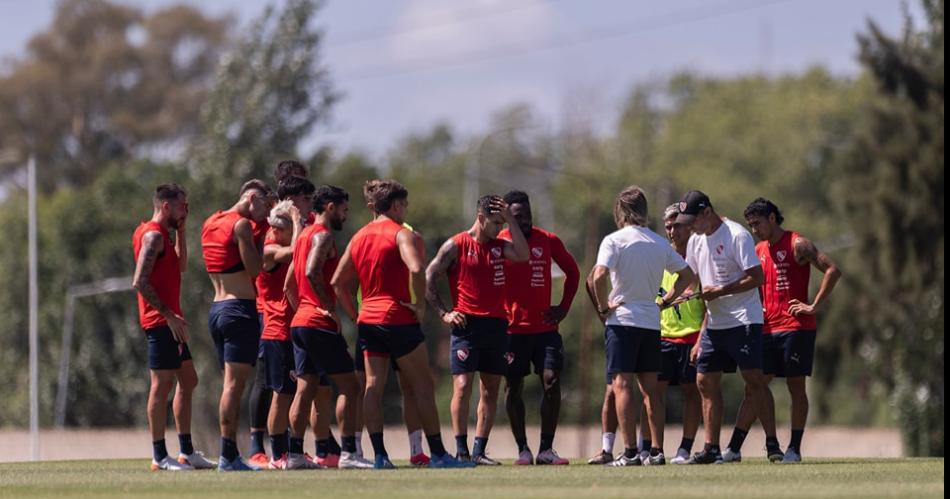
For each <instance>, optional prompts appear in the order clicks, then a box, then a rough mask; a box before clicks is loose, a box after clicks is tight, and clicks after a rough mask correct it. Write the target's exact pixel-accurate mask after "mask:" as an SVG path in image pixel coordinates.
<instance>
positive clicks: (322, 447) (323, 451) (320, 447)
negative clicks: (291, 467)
mask: <svg viewBox="0 0 950 499" xmlns="http://www.w3.org/2000/svg"><path fill="white" fill-rule="evenodd" d="M329 453H330V440H326V439H325V440H317V457H327V455H328V454H329Z"/></svg>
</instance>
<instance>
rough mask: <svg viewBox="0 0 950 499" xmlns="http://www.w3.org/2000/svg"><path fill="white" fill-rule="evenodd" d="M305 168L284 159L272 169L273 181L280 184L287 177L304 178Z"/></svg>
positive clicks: (305, 174) (301, 164)
mask: <svg viewBox="0 0 950 499" xmlns="http://www.w3.org/2000/svg"><path fill="white" fill-rule="evenodd" d="M306 176H307V167H306V166H304V165H303V163H301V162H299V161H297V160H295V159H285V160H283V161H280V162H278V163H277V166H276V167H274V180H275V181H276V182H277V183H278V184H280V183H281V182H283V181H284V180H286V179H287V177H306Z"/></svg>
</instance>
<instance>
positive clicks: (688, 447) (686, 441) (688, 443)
mask: <svg viewBox="0 0 950 499" xmlns="http://www.w3.org/2000/svg"><path fill="white" fill-rule="evenodd" d="M680 449H683V450H685V451H686V453H687V454H689V453H691V452H693V439H691V438H683V440H681V441H680Z"/></svg>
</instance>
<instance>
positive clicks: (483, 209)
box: [476, 194, 501, 215]
mask: <svg viewBox="0 0 950 499" xmlns="http://www.w3.org/2000/svg"><path fill="white" fill-rule="evenodd" d="M496 199H501V198H500V197H498V196H497V195H495V194H488V195H485V196H482V197H480V198H478V204H477V205H476V206H477V208H478V213H481V214H482V215H492V214H494V212H492V209H491V204H492V202H493V201H495V200H496Z"/></svg>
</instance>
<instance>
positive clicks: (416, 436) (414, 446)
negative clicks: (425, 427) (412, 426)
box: [409, 430, 423, 456]
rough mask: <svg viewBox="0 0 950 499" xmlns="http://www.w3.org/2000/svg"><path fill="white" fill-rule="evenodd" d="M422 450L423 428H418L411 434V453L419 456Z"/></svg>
mask: <svg viewBox="0 0 950 499" xmlns="http://www.w3.org/2000/svg"><path fill="white" fill-rule="evenodd" d="M422 452H423V450H422V430H416V431H414V432H412V433H410V434H409V455H410V456H418V455H419V454H422Z"/></svg>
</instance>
